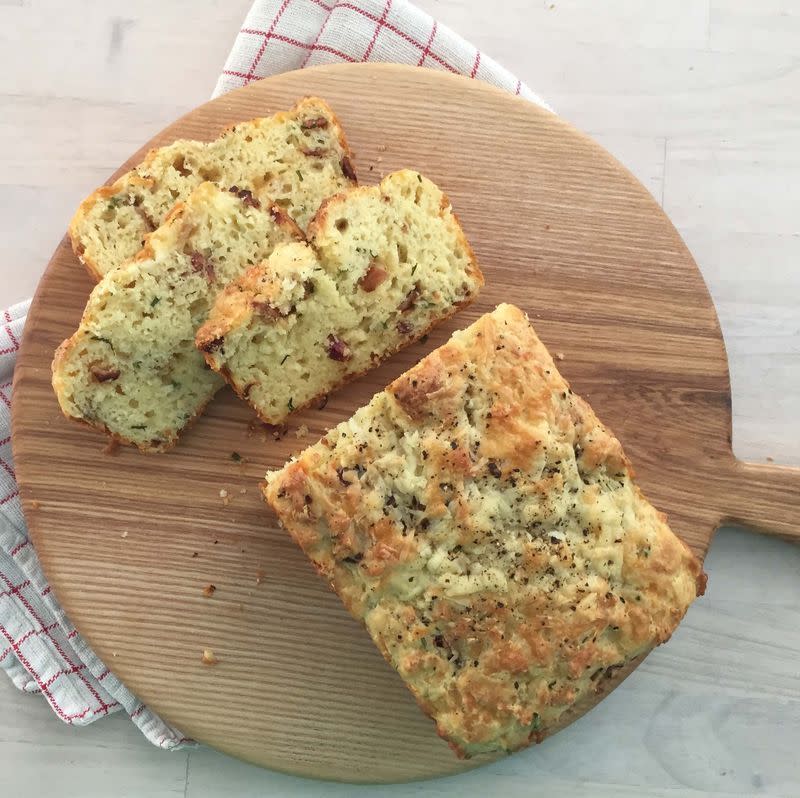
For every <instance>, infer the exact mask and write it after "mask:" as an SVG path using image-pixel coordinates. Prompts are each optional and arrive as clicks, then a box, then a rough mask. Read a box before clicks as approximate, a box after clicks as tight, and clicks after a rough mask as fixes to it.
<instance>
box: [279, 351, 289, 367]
mask: <svg viewBox="0 0 800 798" xmlns="http://www.w3.org/2000/svg"><path fill="white" fill-rule="evenodd" d="M288 359H289V353H288V352H287V353H286V354H285V355H284V356H283V360H281V365H283V364H284V363H285V362H286V361H287V360H288Z"/></svg>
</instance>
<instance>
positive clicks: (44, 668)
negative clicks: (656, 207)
mask: <svg viewBox="0 0 800 798" xmlns="http://www.w3.org/2000/svg"><path fill="white" fill-rule="evenodd" d="M363 61H388V62H394V63H402V64H412V65H416V66H420V67H429V68H431V69H440V70H445V71H448V72H453V73H456V74H461V75H467V76H469V77H471V78H477V79H479V80H484V81H486V82H488V83H492V84H494V85H495V86H499V87H501V88H503V89H506V90H507V91H509V92H511V93H513V94H517V95H520V96H522V97H524V98H526V99H528V100H531V101H532V102H536V103H538V104H540V105H542V106H544V107H547V106H546V104H545V103H544V102H542V100H541V99H540V98H539V97H537V96H536V95H535V94H533V92H531V91H530V90H529V89H528V88H527V87H526V86H525V85H524V84H523V83H521V82H520V80H518V79H517V78H516V77H514V76H513V75H511V74H510V73H509V72H507V71H506V70H505V69H503V68H502V67H501V66H499V65H498V64H497V63H495V62H494V61H492V60H491V59H490V58H488V57H486V56H485V55H483V54H482V53H481V52H480V51H479V50H477V49H476V48H475V47H474V46H472V45H471V44H469V43H468V42H466V41H464V39H462V38H460V37H459V36H458V35H457V34H455V33H453V32H452V31H451V30H449V29H448V28H446V27H445V26H443V25H439V24H438V23H437V22H436V20H434V19H433V18H432V17H430V16H429V15H428V14H426V13H424V12H422V11H420V10H419V9H418V8H416V7H415V6H413V5H411V4H410V3H408V2H406V1H405V0H352V2H333V0H328V1H327V2H324V0H256V2H255V3H254V4H253V6H252V8H251V9H250V12H249V13H248V15H247V18H246V19H245V22H244V25H243V26H242V29H241V30H240V32H239V34H238V36H237V37H236V41H235V43H234V46H233V49H232V50H231V53H230V55H229V56H228V60H227V62H226V63H225V68H224V70H223V72H222V75H221V76H220V78H219V81H218V82H217V87H216V89H215V91H214V96H218V95H220V94H224V93H225V92H227V91H230V90H231V89H235V88H239V87H241V86H244V85H246V84H248V83H250V82H252V81H254V80H259V79H260V78H263V77H266V76H268V75H274V74H277V73H279V72H285V71H287V70H290V69H303V68H305V67H309V66H315V65H317V64H330V63H337V62H348V63H357V62H363ZM29 304H30V303H28V302H25V303H21V304H19V305H15V306H14V307H12V308H9V309H8V310H7V311H5V312H4V314H3V317H2V318H0V667H2V668H3V669H4V670H5V671H6V672H7V673H8V675H9V676H10V677H11V679H12V681H13V682H14V684H15V685H16V686H17V687H19V688H20V689H21V690H26V691H28V692H39V693H41V694H42V695H43V696H44V697H45V698H46V699H47V701H48V702H49V704H50V706H51V707H52V708H53V711H54V712H55V714H56V715H57V716H58V717H60V718H61V719H62V720H63V721H65V722H66V723H74V724H86V723H91V722H92V721H94V720H97V719H98V718H101V717H104V716H106V715H108V714H110V713H112V712H118V711H120V710H124V711H125V712H127V713H128V715H129V716H130V718H131V720H132V721H133V722H134V723H135V724H136V725H137V726H138V727H139V728H140V729H141V731H142V732H143V733H144V735H145V736H146V737H147V739H148V740H150V741H151V742H152V743H153V744H155V745H158V746H160V747H161V748H166V749H172V748H176V747H179V746H181V745H184V744H187V743H191V742H192V741H191V740H189V739H187V738H186V737H184V736H183V735H182V734H181V733H180V732H179V731H178V730H177V729H174V728H172V727H171V726H169V725H168V724H167V723H165V722H164V721H163V720H162V719H161V718H159V717H158V716H157V715H156V714H155V713H153V712H151V711H150V710H149V709H148V708H147V707H146V706H144V704H142V702H141V701H139V700H138V699H137V698H136V697H135V696H134V695H133V694H132V693H131V692H130V691H129V690H128V689H127V688H126V687H125V685H124V684H122V682H120V680H119V679H117V677H116V676H114V674H113V666H114V663H113V662H110V663H103V662H101V661H100V659H99V658H98V657H97V655H96V654H95V653H94V652H93V651H92V649H91V648H90V647H89V645H88V644H87V643H86V641H84V640H83V638H82V637H81V636H80V635H79V634H78V632H77V631H76V630H75V627H74V626H72V624H71V623H70V621H69V619H68V618H67V616H66V614H65V613H64V611H63V610H62V609H61V607H60V606H59V605H58V602H57V601H56V600H55V597H54V595H53V594H52V592H51V590H50V586H49V585H48V583H47V580H46V578H45V576H44V574H43V572H42V569H41V566H40V564H39V560H38V559H37V556H36V552H35V550H34V548H33V545H32V544H31V541H30V539H29V538H28V534H27V529H26V527H25V520H24V518H23V516H22V509H21V506H20V500H19V491H18V488H17V483H16V477H15V474H14V461H13V457H12V454H11V401H12V376H13V372H14V364H15V362H16V357H17V352H18V351H19V342H20V339H21V337H22V331H23V328H24V326H25V316H26V314H27V311H28V306H29Z"/></svg>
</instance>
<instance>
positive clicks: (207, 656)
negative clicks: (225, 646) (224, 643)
mask: <svg viewBox="0 0 800 798" xmlns="http://www.w3.org/2000/svg"><path fill="white" fill-rule="evenodd" d="M200 661H201V662H202V663H203V665H216V664H217V663H218V662H219V657H217V655H216V654H215V653H214V652H213V651H212V650H211V649H210V648H205V649H203V656H202V657H200Z"/></svg>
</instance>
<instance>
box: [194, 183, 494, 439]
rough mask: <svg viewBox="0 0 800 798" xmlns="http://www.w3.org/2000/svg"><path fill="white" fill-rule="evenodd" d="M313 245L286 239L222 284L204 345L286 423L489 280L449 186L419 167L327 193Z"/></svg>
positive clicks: (257, 404) (240, 387) (243, 391)
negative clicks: (435, 181) (440, 184)
mask: <svg viewBox="0 0 800 798" xmlns="http://www.w3.org/2000/svg"><path fill="white" fill-rule="evenodd" d="M308 235H309V239H310V240H311V242H312V244H313V246H309V245H306V244H302V245H301V244H291V245H286V246H283V247H278V248H277V249H276V250H275V251H274V252H273V254H272V255H271V256H270V258H269V259H268V260H267V262H266V263H264V264H262V265H259V266H256V267H255V268H253V269H250V270H249V271H248V272H247V273H246V274H245V275H244V276H243V277H242V278H240V279H239V280H237V281H235V282H234V283H232V284H231V285H229V286H228V287H227V288H226V289H225V290H224V291H223V292H222V294H221V295H220V296H219V298H218V300H217V302H216V304H215V306H214V309H213V311H212V313H211V315H210V316H209V319H208V322H207V323H206V324H204V325H203V326H202V328H201V329H200V330H199V332H198V334H197V346H198V348H199V349H201V350H202V351H203V352H204V353H205V356H206V360H207V362H208V364H209V365H210V366H211V368H213V369H214V370H215V371H218V372H219V373H220V374H222V375H223V376H224V377H225V379H227V380H228V382H230V384H231V385H232V386H233V387H234V389H235V390H236V392H237V393H238V394H239V395H240V396H241V397H242V398H244V399H246V400H247V401H248V402H249V403H250V404H251V405H252V407H253V408H254V409H255V410H256V412H257V413H258V415H259V416H260V417H261V418H262V419H263V420H264V421H266V422H268V423H270V424H278V423H281V422H282V421H283V420H284V419H285V418H286V416H288V415H289V414H290V413H291V412H292V411H293V410H295V409H298V408H301V407H303V406H306V405H308V404H310V403H312V402H313V401H314V400H315V399H316V398H318V397H321V396H322V395H324V394H327V393H329V392H330V391H331V390H333V389H334V388H336V387H337V386H339V385H341V384H342V383H343V382H345V381H347V380H349V379H352V378H353V377H355V376H357V375H358V374H361V373H363V372H365V371H367V370H368V369H370V368H372V367H374V366H376V365H377V364H378V363H380V362H381V361H382V360H384V359H385V358H387V357H388V356H389V355H391V354H392V353H394V352H396V351H397V350H398V349H400V348H401V347H403V346H406V345H407V344H410V343H412V342H413V341H416V340H417V339H418V338H421V337H422V336H423V335H424V334H425V333H426V332H427V331H428V330H429V329H430V328H431V327H432V326H433V325H434V324H436V323H437V322H440V321H442V320H443V319H445V318H447V317H448V316H450V315H452V314H453V313H455V312H456V310H458V308H460V307H463V306H465V305H467V304H469V303H470V302H471V301H472V300H473V299H474V298H475V296H476V295H477V293H478V291H479V289H480V287H481V286H482V285H483V276H482V275H481V272H480V269H479V268H478V265H477V263H476V261H475V257H474V255H473V252H472V249H471V247H470V245H469V243H468V242H467V240H466V238H465V236H464V233H463V231H462V229H461V226H460V225H459V223H458V220H457V219H456V217H455V214H454V213H453V211H452V209H451V207H450V203H449V201H448V199H447V197H446V196H445V195H444V194H443V193H442V192H441V191H440V190H439V189H438V188H437V187H436V186H435V185H434V184H433V183H432V182H431V181H430V180H427V179H425V178H424V177H422V175H420V174H419V173H417V172H412V171H408V170H404V171H400V172H395V173H393V174H390V175H388V176H387V177H386V178H384V179H383V181H382V182H381V183H380V185H378V186H372V187H362V188H355V189H350V190H349V191H346V192H343V193H341V194H339V195H337V196H335V197H332V198H330V199H329V200H327V201H326V202H325V203H324V204H323V206H322V208H321V209H320V211H319V213H318V214H317V215H316V217H315V218H314V219H313V220H312V222H311V224H310V225H309V228H308Z"/></svg>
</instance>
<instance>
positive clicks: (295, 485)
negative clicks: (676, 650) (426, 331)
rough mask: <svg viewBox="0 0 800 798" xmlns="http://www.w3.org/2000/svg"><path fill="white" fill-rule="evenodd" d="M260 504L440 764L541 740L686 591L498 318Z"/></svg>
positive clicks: (613, 467) (680, 608)
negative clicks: (406, 705) (336, 601)
mask: <svg viewBox="0 0 800 798" xmlns="http://www.w3.org/2000/svg"><path fill="white" fill-rule="evenodd" d="M264 495H265V498H266V500H267V502H268V504H269V505H270V506H271V507H272V508H273V510H274V511H275V513H276V514H277V516H278V519H279V521H280V523H281V524H282V525H283V526H284V527H285V528H286V529H287V530H288V532H289V533H290V535H291V536H292V538H293V539H294V540H295V541H296V542H297V543H298V545H299V546H300V547H301V548H302V549H303V550H304V551H305V553H306V554H307V555H308V556H309V558H310V559H311V561H312V563H313V564H314V566H315V567H316V569H317V570H318V571H319V573H320V574H321V575H322V576H323V577H324V578H325V579H326V580H328V582H329V583H330V585H331V587H332V588H333V589H334V590H335V591H336V592H337V594H338V595H339V596H340V598H341V599H342V601H343V603H344V604H345V606H346V607H347V609H348V610H349V611H350V612H351V613H352V614H353V615H354V617H356V618H357V619H358V620H360V621H362V622H363V623H364V624H365V625H366V627H367V630H368V631H369V633H370V635H371V637H372V639H373V641H374V642H375V644H376V645H377V646H378V648H379V650H380V651H381V653H382V654H383V655H384V657H385V658H386V660H387V661H388V662H389V663H390V664H391V665H392V666H393V667H394V668H395V669H396V670H397V671H398V672H399V673H400V675H401V676H402V678H403V679H404V681H405V683H406V684H407V686H408V687H409V689H410V690H411V692H412V693H413V694H414V696H415V697H416V698H417V700H418V702H419V704H420V706H421V708H422V710H423V711H424V712H426V713H427V714H428V715H429V716H430V717H432V718H433V720H434V722H435V723H436V727H437V731H438V733H439V734H440V735H441V736H442V737H443V738H444V739H445V740H447V742H448V743H449V744H450V746H451V747H452V748H453V749H454V751H455V752H456V753H457V754H458V755H459V756H464V757H468V756H472V755H476V754H481V753H491V752H507V751H513V750H517V749H519V748H522V747H524V746H526V745H528V744H529V743H531V742H538V741H540V740H541V739H543V738H544V737H545V736H547V735H548V734H549V733H552V732H553V731H555V730H557V729H558V728H560V727H561V726H562V725H563V724H564V723H565V722H567V721H568V720H569V719H570V718H572V717H574V716H575V715H576V714H580V712H582V711H583V710H584V709H585V708H586V707H587V705H590V704H591V703H593V702H594V701H595V700H596V698H597V695H598V694H599V693H601V692H603V691H605V689H606V686H607V685H609V684H612V683H613V682H614V681H615V679H616V678H617V674H618V673H620V672H625V671H624V670H623V669H625V668H626V667H628V666H631V665H632V664H633V663H635V662H636V661H639V660H640V658H642V657H643V656H645V655H646V653H647V652H648V651H649V650H650V649H651V648H653V647H654V646H656V645H658V644H660V643H663V642H665V641H666V640H667V639H669V636H670V635H671V633H672V632H673V631H674V629H675V627H676V626H677V624H678V623H679V621H680V620H681V618H682V617H683V615H684V613H685V612H686V609H687V608H688V606H689V605H690V603H691V602H692V600H693V599H694V598H695V597H696V596H697V595H700V594H702V592H703V589H704V587H705V574H704V573H703V571H702V567H701V565H700V563H699V561H698V560H697V558H696V557H695V556H694V555H693V554H692V552H691V551H690V550H689V548H688V547H687V546H686V545H685V544H684V543H683V542H682V541H681V540H680V539H679V538H677V537H676V536H675V535H674V534H673V533H672V531H671V530H670V529H669V527H668V526H667V523H666V518H665V516H663V514H661V513H659V512H658V511H657V510H655V509H654V508H653V507H652V505H651V504H650V503H649V502H648V501H647V499H646V497H645V496H644V495H643V494H642V492H641V490H640V489H639V487H638V486H637V485H636V483H635V481H634V476H633V469H632V467H631V464H630V462H629V460H628V458H627V457H626V456H625V453H624V451H623V449H622V446H621V444H620V442H619V441H618V440H617V438H615V437H614V436H613V435H612V433H611V432H610V431H609V430H608V429H607V428H606V427H604V426H603V425H602V424H601V422H600V421H599V420H598V419H597V416H596V415H595V414H594V411H593V410H592V409H591V407H589V405H588V404H587V403H586V402H584V401H583V400H582V399H580V398H579V397H577V396H576V395H575V394H574V393H573V392H572V391H571V389H570V388H569V385H568V383H567V382H566V381H565V380H564V379H563V377H562V376H561V375H560V374H559V372H558V370H557V368H556V366H555V364H554V363H553V361H552V358H551V357H550V355H549V353H548V352H547V350H546V348H545V347H544V345H543V344H542V343H541V341H539V339H538V338H537V337H536V334H535V332H534V331H533V329H532V328H531V327H530V325H529V324H528V322H527V319H526V317H525V315H524V313H522V311H520V310H519V309H518V308H515V307H513V306H510V305H501V306H499V307H498V308H497V309H496V310H495V311H494V312H493V313H491V314H487V315H485V316H483V317H481V318H480V319H479V320H478V321H477V322H476V323H475V324H473V325H472V326H471V327H469V328H468V329H467V330H464V331H461V332H458V333H456V334H454V336H453V337H452V338H451V339H450V341H449V342H448V343H447V344H445V345H444V346H442V347H440V348H439V349H437V350H435V351H434V352H433V353H431V354H430V355H429V356H428V357H426V358H425V359H423V360H422V361H421V362H420V363H419V364H417V365H416V366H415V367H413V368H412V369H410V370H409V371H408V372H406V373H405V374H403V375H402V376H401V377H399V378H398V379H397V380H395V381H394V382H393V383H392V384H391V385H389V386H388V388H387V389H386V390H385V391H384V392H383V393H380V394H378V395H377V396H375V397H374V398H373V400H372V401H371V402H370V404H369V405H367V406H366V407H365V408H362V409H361V410H359V411H357V412H356V414H355V415H354V416H353V418H351V419H350V420H348V421H346V422H343V423H342V424H340V425H339V426H338V427H336V428H335V429H333V430H331V431H329V432H328V433H327V434H326V436H325V437H324V438H323V439H322V440H321V441H320V442H319V443H317V444H315V445H314V446H312V447H310V448H308V449H306V450H305V451H304V452H303V453H302V454H300V455H299V456H298V457H297V458H296V459H294V460H292V461H291V462H290V463H288V464H287V465H286V466H285V467H284V468H283V469H281V470H280V471H276V472H271V473H269V474H268V475H267V483H266V487H265V489H264Z"/></svg>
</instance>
